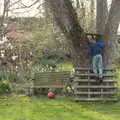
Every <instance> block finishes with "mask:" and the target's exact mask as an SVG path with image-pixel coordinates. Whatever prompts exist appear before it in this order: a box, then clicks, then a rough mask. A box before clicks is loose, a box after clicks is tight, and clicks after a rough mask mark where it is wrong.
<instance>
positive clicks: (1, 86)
mask: <svg viewBox="0 0 120 120" xmlns="http://www.w3.org/2000/svg"><path fill="white" fill-rule="evenodd" d="M10 92H11V87H10V84H9V83H8V82H6V81H1V82H0V94H4V93H10Z"/></svg>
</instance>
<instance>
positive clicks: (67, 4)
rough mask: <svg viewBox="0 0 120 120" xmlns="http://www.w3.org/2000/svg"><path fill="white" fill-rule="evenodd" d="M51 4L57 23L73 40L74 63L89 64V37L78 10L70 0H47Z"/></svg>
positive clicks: (81, 65) (82, 65)
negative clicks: (80, 20) (79, 19)
mask: <svg viewBox="0 0 120 120" xmlns="http://www.w3.org/2000/svg"><path fill="white" fill-rule="evenodd" d="M45 1H46V2H47V3H48V5H49V6H50V8H51V10H52V12H53V16H54V18H55V21H56V23H57V25H58V26H59V27H60V28H61V30H62V31H63V32H64V35H65V36H66V37H67V39H68V40H70V41H71V42H72V45H73V51H74V52H73V53H74V56H73V58H74V65H75V66H80V67H85V66H88V58H87V57H88V55H87V47H88V46H87V39H86V36H85V33H84V31H83V29H82V28H81V26H80V25H79V22H78V19H77V15H76V12H75V10H74V8H73V6H72V4H71V1H70V0H45Z"/></svg>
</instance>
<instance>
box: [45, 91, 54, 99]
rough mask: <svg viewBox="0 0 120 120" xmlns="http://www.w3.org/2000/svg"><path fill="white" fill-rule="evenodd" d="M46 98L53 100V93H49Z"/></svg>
mask: <svg viewBox="0 0 120 120" xmlns="http://www.w3.org/2000/svg"><path fill="white" fill-rule="evenodd" d="M47 96H48V98H49V99H54V98H55V94H54V93H53V92H49V93H48V95H47Z"/></svg>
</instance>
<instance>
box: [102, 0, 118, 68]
mask: <svg viewBox="0 0 120 120" xmlns="http://www.w3.org/2000/svg"><path fill="white" fill-rule="evenodd" d="M119 22H120V0H113V1H112V5H111V9H110V12H109V17H108V21H107V23H106V25H105V32H104V41H105V42H106V43H107V46H106V48H105V52H104V61H105V62H104V65H105V67H111V66H112V62H113V61H112V60H113V57H114V45H115V41H114V38H115V35H116V34H117V30H118V26H119Z"/></svg>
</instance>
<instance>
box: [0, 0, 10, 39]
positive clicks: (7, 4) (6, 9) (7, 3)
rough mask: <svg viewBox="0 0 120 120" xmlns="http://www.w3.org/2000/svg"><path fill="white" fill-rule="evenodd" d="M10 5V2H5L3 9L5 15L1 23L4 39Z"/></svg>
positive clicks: (7, 0)
mask: <svg viewBox="0 0 120 120" xmlns="http://www.w3.org/2000/svg"><path fill="white" fill-rule="evenodd" d="M9 3H10V0H4V7H3V14H2V16H1V21H0V32H1V33H0V38H1V39H2V38H3V36H4V31H5V28H4V23H5V22H6V20H7V18H8V11H9Z"/></svg>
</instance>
